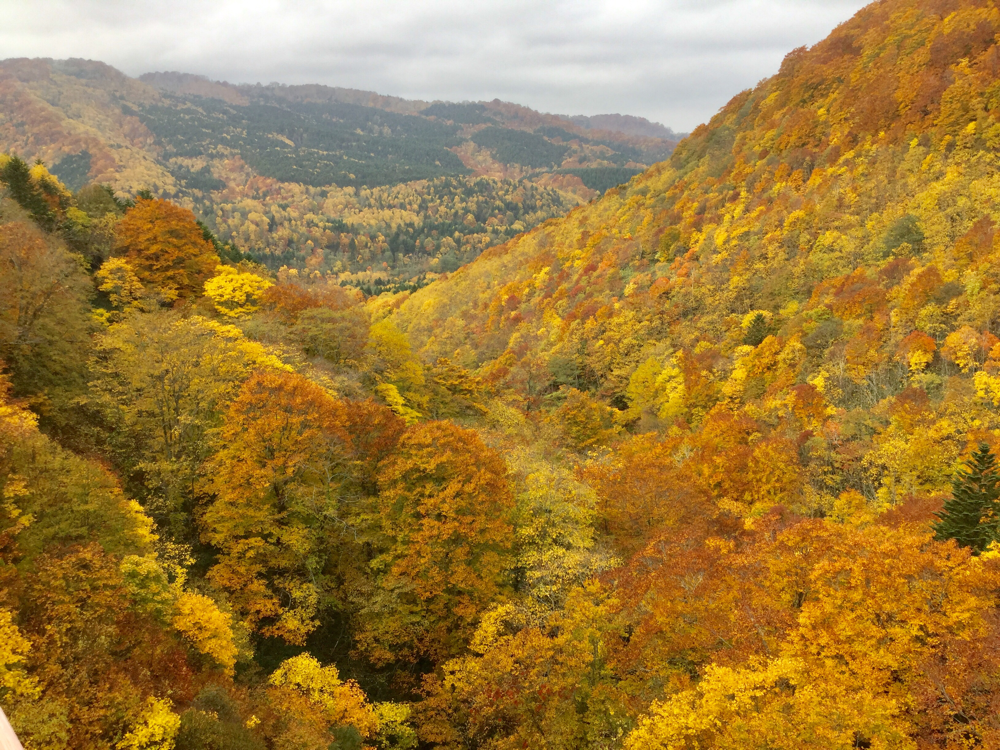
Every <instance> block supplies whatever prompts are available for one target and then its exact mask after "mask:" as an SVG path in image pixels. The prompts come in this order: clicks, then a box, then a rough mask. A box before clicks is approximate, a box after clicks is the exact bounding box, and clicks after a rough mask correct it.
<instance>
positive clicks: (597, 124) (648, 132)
mask: <svg viewBox="0 0 1000 750" xmlns="http://www.w3.org/2000/svg"><path fill="white" fill-rule="evenodd" d="M569 119H570V120H572V121H573V124H574V125H579V126H580V127H581V128H584V129H585V130H607V131H609V132H612V133H621V134H623V135H635V136H639V137H640V138H663V139H665V140H668V141H680V140H683V138H684V137H685V136H686V133H675V132H674V131H673V130H671V129H670V128H668V127H667V126H666V125H661V124H660V123H658V122H650V121H649V120H647V119H646V118H645V117H635V116H633V115H593V116H591V117H587V116H586V115H575V116H574V117H570V118H569Z"/></svg>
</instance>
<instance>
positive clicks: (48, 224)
mask: <svg viewBox="0 0 1000 750" xmlns="http://www.w3.org/2000/svg"><path fill="white" fill-rule="evenodd" d="M0 182H3V183H4V184H6V185H7V189H8V190H9V191H10V197H11V198H13V199H14V200H15V201H17V202H18V204H19V205H20V206H21V208H23V209H24V210H25V211H27V212H28V213H29V214H31V218H32V219H34V220H35V221H36V222H37V223H38V224H39V225H40V226H42V227H43V228H45V229H53V228H54V227H55V214H53V213H52V209H51V208H50V207H49V204H48V203H46V202H45V196H44V195H43V194H42V191H41V190H40V189H39V188H38V186H37V185H35V183H34V181H33V180H32V179H31V169H30V168H29V167H28V165H27V164H26V163H25V161H24V160H23V159H20V158H18V157H17V156H11V157H10V160H9V161H8V162H7V163H6V164H5V165H4V166H3V168H2V169H0Z"/></svg>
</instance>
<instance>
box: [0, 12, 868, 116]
mask: <svg viewBox="0 0 1000 750" xmlns="http://www.w3.org/2000/svg"><path fill="white" fill-rule="evenodd" d="M863 5H865V3H864V2H863V1H861V0H576V1H575V2H570V1H568V0H477V1H476V2H469V0H297V1H294V2H293V1H288V2H282V1H281V0H171V1H170V2H164V1H162V0H128V1H125V0H31V1H30V2H18V1H17V0H6V1H5V2H0V57H53V58H65V57H85V58H90V59H95V60H102V61H104V62H107V63H109V64H111V65H114V66H115V67H117V68H119V69H121V70H122V71H124V72H126V73H128V74H130V75H139V74H141V73H144V72H148V71H154V70H180V71H184V72H190V73H200V74H202V75H207V76H209V77H210V78H214V79H219V80H228V81H232V82H237V83H247V82H248V83H255V82H258V81H260V82H263V83H268V82H271V81H280V82H283V83H325V84H329V85H334V86H347V87H351V88H360V89H370V90H373V91H378V92H379V93H383V94H394V95H397V96H405V97H408V98H422V99H446V100H452V101H460V100H466V99H470V100H482V99H493V98H500V99H504V100H508V101H513V102H517V103H519V104H525V105H528V106H531V107H534V108H536V109H540V110H543V111H548V112H562V113H566V114H602V113H607V112H621V113H623V114H635V115H641V116H644V117H648V118H650V119H652V120H657V121H660V122H663V123H664V124H666V125H669V126H670V127H673V128H675V129H678V130H680V129H690V128H693V127H694V126H695V125H697V124H698V123H700V122H703V121H705V120H707V119H708V118H709V117H711V115H712V114H714V113H715V111H717V110H718V109H719V108H720V107H721V106H722V105H724V104H725V103H726V101H728V100H729V99H730V98H731V97H732V96H733V95H735V94H737V93H738V92H739V91H741V90H742V89H744V88H747V87H750V86H753V85H754V84H755V83H757V81H759V80H760V79H762V78H765V77H767V76H769V75H771V74H773V73H774V72H776V71H777V69H778V65H779V64H780V62H781V59H782V58H783V57H784V55H785V54H786V53H787V52H788V51H790V50H791V49H793V48H795V47H798V46H801V45H804V44H813V43H815V42H817V41H819V40H820V39H822V38H823V37H824V36H826V35H827V34H828V33H829V32H830V31H831V30H832V29H833V28H834V27H835V26H836V25H837V24H838V23H840V22H842V21H845V20H847V19H848V18H849V17H850V16H851V15H852V14H853V13H854V12H856V11H857V10H859V9H860V8H861V7H862V6H863Z"/></svg>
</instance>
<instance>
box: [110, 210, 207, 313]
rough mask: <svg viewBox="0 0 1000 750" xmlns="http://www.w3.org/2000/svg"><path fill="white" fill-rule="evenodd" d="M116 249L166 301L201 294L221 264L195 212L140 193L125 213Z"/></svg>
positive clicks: (141, 279) (118, 231) (143, 280)
mask: <svg viewBox="0 0 1000 750" xmlns="http://www.w3.org/2000/svg"><path fill="white" fill-rule="evenodd" d="M115 252H116V253H118V254H120V255H122V256H124V257H125V259H126V260H127V261H128V262H129V264H130V265H131V266H132V268H133V269H134V270H135V273H136V275H137V276H138V277H139V280H140V281H141V282H142V283H143V284H146V285H148V286H150V287H152V288H155V289H157V290H159V292H160V293H161V294H162V295H163V297H164V299H165V300H166V301H168V302H172V301H173V300H175V299H186V298H188V297H192V296H194V295H197V294H200V293H201V291H202V285H203V284H204V283H205V281H206V280H208V278H209V277H211V275H212V273H213V272H214V271H215V268H216V266H218V265H219V256H218V255H217V254H216V252H215V248H213V247H212V245H211V244H210V243H209V242H208V241H207V240H206V239H205V238H204V236H203V234H202V230H201V229H200V228H199V227H198V224H197V223H196V222H195V218H194V214H192V213H191V212H190V211H188V210H186V209H183V208H181V207H180V206H176V205H174V204H173V203H170V202H168V201H164V200H158V199H143V198H141V199H140V200H139V201H138V203H137V204H136V206H135V208H133V209H132V210H130V211H129V212H128V213H127V214H126V215H125V218H123V219H122V221H121V222H120V223H119V224H118V227H117V230H116V243H115Z"/></svg>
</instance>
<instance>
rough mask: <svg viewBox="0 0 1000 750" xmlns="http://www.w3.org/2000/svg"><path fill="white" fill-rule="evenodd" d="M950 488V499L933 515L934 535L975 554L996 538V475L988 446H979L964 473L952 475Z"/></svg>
mask: <svg viewBox="0 0 1000 750" xmlns="http://www.w3.org/2000/svg"><path fill="white" fill-rule="evenodd" d="M951 488H952V489H951V498H949V499H948V500H945V503H944V508H943V509H942V511H941V512H940V513H938V514H937V517H938V521H937V523H935V524H934V532H935V535H936V537H937V538H938V539H940V540H942V541H944V540H946V539H954V540H955V541H956V542H958V543H959V544H960V545H961V546H963V547H971V548H972V550H973V553H974V554H978V553H980V552H982V551H983V550H985V549H986V548H987V547H988V546H989V545H990V543H991V542H994V541H996V540H998V539H1000V472H998V470H997V465H996V457H995V456H994V455H993V452H992V451H991V450H990V447H989V445H987V444H986V443H980V445H979V447H978V448H977V449H976V451H975V452H974V453H973V454H972V456H971V457H970V459H969V461H968V462H967V463H966V468H965V470H964V471H963V470H959V471H957V472H956V473H955V477H954V479H953V480H952V485H951Z"/></svg>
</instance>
